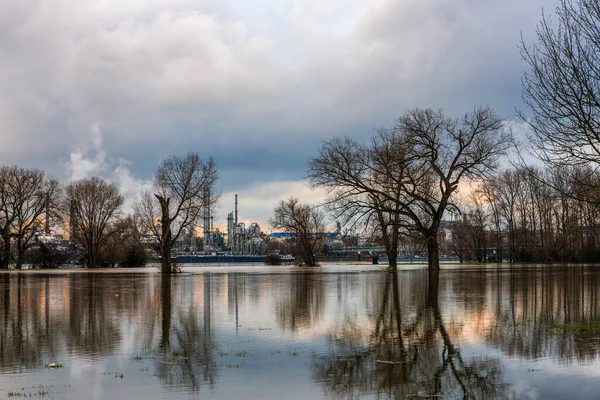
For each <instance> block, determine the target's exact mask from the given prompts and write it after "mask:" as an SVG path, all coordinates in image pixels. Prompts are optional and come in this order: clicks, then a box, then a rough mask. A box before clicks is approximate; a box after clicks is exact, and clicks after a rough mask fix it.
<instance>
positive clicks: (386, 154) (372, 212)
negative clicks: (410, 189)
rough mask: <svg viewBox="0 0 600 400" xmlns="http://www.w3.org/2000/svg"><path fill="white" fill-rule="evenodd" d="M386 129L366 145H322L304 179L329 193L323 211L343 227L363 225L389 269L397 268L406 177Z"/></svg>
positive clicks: (338, 141) (345, 141)
mask: <svg viewBox="0 0 600 400" xmlns="http://www.w3.org/2000/svg"><path fill="white" fill-rule="evenodd" d="M400 145H401V143H400V142H399V141H397V140H395V137H394V135H393V134H391V133H390V131H389V130H386V129H379V130H378V131H377V132H376V134H375V135H374V136H373V138H372V139H371V142H370V144H367V145H365V144H361V143H359V142H357V141H355V140H352V139H349V138H346V137H338V138H333V139H331V140H330V141H327V142H325V143H323V145H322V146H321V149H320V151H319V155H318V156H317V157H314V158H311V159H310V161H309V164H308V178H309V180H310V181H311V183H312V184H313V185H314V186H320V187H324V188H326V189H327V191H328V198H327V202H326V207H327V209H328V210H329V211H330V212H331V213H332V215H333V217H334V218H335V219H337V220H340V221H341V222H342V223H343V224H344V225H345V226H351V227H356V226H360V225H362V226H363V227H364V230H363V233H368V234H369V236H371V237H372V238H373V239H375V240H376V241H377V242H380V243H382V244H383V246H384V247H385V250H386V254H387V256H388V260H389V261H388V262H389V266H390V268H392V269H393V268H396V266H397V257H398V244H399V240H400V233H401V231H402V228H403V227H405V226H406V218H405V217H404V215H403V214H402V213H401V209H400V207H399V200H400V198H401V197H402V195H403V187H404V186H403V185H404V184H406V183H407V180H409V179H410V174H409V171H408V166H409V165H408V163H406V162H405V154H406V153H405V151H404V148H403V147H401V146H400Z"/></svg>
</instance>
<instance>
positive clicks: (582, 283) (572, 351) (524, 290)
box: [485, 267, 600, 365]
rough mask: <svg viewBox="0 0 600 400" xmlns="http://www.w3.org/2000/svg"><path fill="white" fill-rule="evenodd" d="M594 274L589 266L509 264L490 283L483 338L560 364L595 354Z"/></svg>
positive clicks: (598, 322) (598, 326) (599, 317)
mask: <svg viewBox="0 0 600 400" xmlns="http://www.w3.org/2000/svg"><path fill="white" fill-rule="evenodd" d="M599 284H600V282H599V276H598V273H597V272H596V271H595V269H594V268H593V267H561V268H552V267H546V268H536V269H530V270H519V269H513V270H512V271H510V273H506V274H501V275H498V276H497V278H496V281H495V283H494V285H492V286H491V287H490V292H491V293H490V294H491V296H490V298H491V302H492V304H491V306H490V309H491V310H492V311H493V316H492V318H491V319H490V321H491V324H490V327H489V329H487V331H486V332H485V338H486V340H487V342H488V343H489V344H490V345H492V346H494V347H497V348H499V349H501V350H502V351H503V352H505V353H506V354H508V355H509V356H513V357H514V356H518V357H520V358H525V359H538V358H540V357H545V356H550V357H553V358H554V359H556V360H557V361H559V363H561V364H565V365H568V364H570V363H572V362H573V361H574V360H577V361H579V362H581V363H586V362H591V361H594V360H596V359H597V355H598V346H597V344H598V341H597V338H598V336H599V335H600V308H599V307H598V305H599V303H600V297H599V296H598V287H599Z"/></svg>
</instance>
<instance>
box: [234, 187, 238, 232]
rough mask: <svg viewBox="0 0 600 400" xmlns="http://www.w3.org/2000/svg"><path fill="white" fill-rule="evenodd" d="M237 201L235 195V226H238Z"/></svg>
mask: <svg viewBox="0 0 600 400" xmlns="http://www.w3.org/2000/svg"><path fill="white" fill-rule="evenodd" d="M237 206H238V200H237V194H236V195H235V226H237V224H238V207H237Z"/></svg>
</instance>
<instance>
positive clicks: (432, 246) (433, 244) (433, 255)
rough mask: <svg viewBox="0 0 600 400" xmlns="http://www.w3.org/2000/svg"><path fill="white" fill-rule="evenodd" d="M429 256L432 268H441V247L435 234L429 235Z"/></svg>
mask: <svg viewBox="0 0 600 400" xmlns="http://www.w3.org/2000/svg"><path fill="white" fill-rule="evenodd" d="M427 258H428V266H429V269H430V270H439V269H440V249H439V245H438V239H437V235H435V234H434V235H431V236H429V237H427Z"/></svg>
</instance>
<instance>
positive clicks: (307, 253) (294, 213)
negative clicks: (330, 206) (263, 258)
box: [269, 197, 325, 267]
mask: <svg viewBox="0 0 600 400" xmlns="http://www.w3.org/2000/svg"><path fill="white" fill-rule="evenodd" d="M323 221H324V215H323V213H322V212H321V211H319V210H318V209H317V208H316V207H313V206H310V205H308V204H302V203H300V201H299V200H298V199H297V198H296V197H290V198H288V199H285V200H281V201H280V202H279V205H277V207H275V210H274V212H273V217H272V218H271V220H270V221H269V223H270V224H271V226H272V227H273V228H276V229H284V230H286V231H287V232H291V233H294V234H295V236H296V238H295V239H296V250H297V251H298V252H299V253H300V256H301V257H302V259H303V260H304V264H305V265H306V266H309V267H314V266H316V265H317V260H316V258H315V251H316V250H317V248H318V247H319V245H320V244H322V242H323V238H324V233H325V225H324V223H323Z"/></svg>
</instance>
